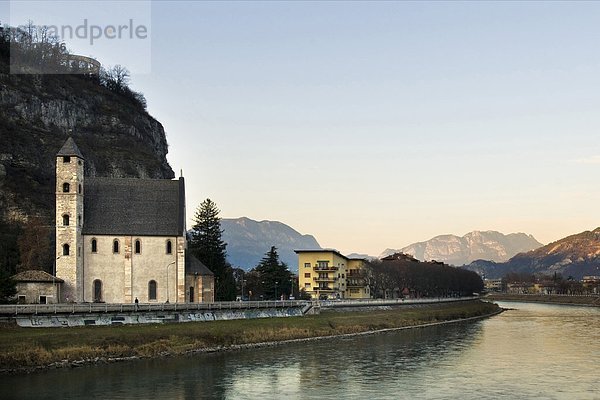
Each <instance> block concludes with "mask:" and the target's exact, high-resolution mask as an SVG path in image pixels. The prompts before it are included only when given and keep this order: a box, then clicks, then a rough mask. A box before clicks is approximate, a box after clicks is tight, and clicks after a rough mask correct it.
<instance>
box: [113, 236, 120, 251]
mask: <svg viewBox="0 0 600 400" xmlns="http://www.w3.org/2000/svg"><path fill="white" fill-rule="evenodd" d="M118 252H119V241H118V240H117V239H115V240H113V253H118Z"/></svg>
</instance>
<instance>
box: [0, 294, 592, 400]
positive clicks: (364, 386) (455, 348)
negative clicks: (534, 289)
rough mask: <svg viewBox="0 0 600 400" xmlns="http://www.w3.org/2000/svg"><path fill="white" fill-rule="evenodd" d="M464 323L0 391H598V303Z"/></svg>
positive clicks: (572, 394) (292, 394)
mask: <svg viewBox="0 0 600 400" xmlns="http://www.w3.org/2000/svg"><path fill="white" fill-rule="evenodd" d="M506 305H507V306H509V307H513V308H518V310H514V311H509V312H506V313H504V314H502V315H500V316H497V317H494V318H491V319H487V320H483V321H478V322H470V323H462V324H454V325H447V326H439V327H430V328H424V329H414V330H406V331H400V332H393V333H383V334H377V335H369V336H361V337H355V338H337V339H329V340H323V341H317V342H309V343H299V344H292V345H284V346H278V347H272V348H264V349H258V350H256V349H255V350H244V351H238V352H231V353H221V354H205V355H195V356H190V357H183V358H176V359H166V360H153V361H152V360H151V361H139V362H130V363H123V364H116V365H109V366H100V367H92V368H87V367H86V368H80V369H75V370H69V371H64V370H63V371H50V372H47V373H43V374H38V375H31V376H20V377H3V378H1V379H0V390H1V392H0V393H2V397H3V398H36V399H51V398H82V397H87V398H111V399H124V398H127V399H147V398H156V397H160V398H163V399H212V398H230V399H256V398H267V399H279V398H292V399H300V398H302V399H311V398H318V399H339V398H348V399H365V398H370V399H387V398H392V397H400V398H427V399H454V398H458V397H461V398H467V399H469V398H473V399H474V398H477V399H481V398H484V399H486V398H487V399H496V398H510V399H512V398H540V397H541V398H557V399H559V398H565V399H566V398H569V399H571V398H590V399H591V398H598V396H597V395H596V393H598V392H599V391H600V387H599V386H598V382H597V369H596V368H595V365H597V364H598V363H599V362H600V346H599V345H598V343H600V341H599V339H600V329H599V328H600V311H599V310H598V309H593V308H582V307H561V306H546V305H536V304H534V305H528V304H514V303H513V304H508V303H507V304H506Z"/></svg>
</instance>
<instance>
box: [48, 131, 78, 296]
mask: <svg viewBox="0 0 600 400" xmlns="http://www.w3.org/2000/svg"><path fill="white" fill-rule="evenodd" d="M83 162H84V159H83V156H82V155H81V152H80V151H79V149H78V148H77V145H76V144H75V141H74V140H73V138H69V139H67V141H66V142H65V144H64V145H63V147H62V148H61V149H60V151H59V152H58V154H57V155H56V254H55V256H56V271H55V275H56V277H57V278H61V279H63V280H64V281H65V282H64V284H63V287H62V290H61V293H60V297H61V298H60V299H59V301H60V302H72V301H75V302H80V301H83V237H82V235H81V230H82V226H83V196H84V193H83Z"/></svg>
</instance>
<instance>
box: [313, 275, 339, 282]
mask: <svg viewBox="0 0 600 400" xmlns="http://www.w3.org/2000/svg"><path fill="white" fill-rule="evenodd" d="M313 280H314V281H317V282H337V278H334V277H331V278H325V277H322V276H315V277H314V278H313Z"/></svg>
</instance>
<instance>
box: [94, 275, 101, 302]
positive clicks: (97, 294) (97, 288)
mask: <svg viewBox="0 0 600 400" xmlns="http://www.w3.org/2000/svg"><path fill="white" fill-rule="evenodd" d="M101 301H102V281H101V280H100V279H96V280H94V302H95V303H99V302H101Z"/></svg>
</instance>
